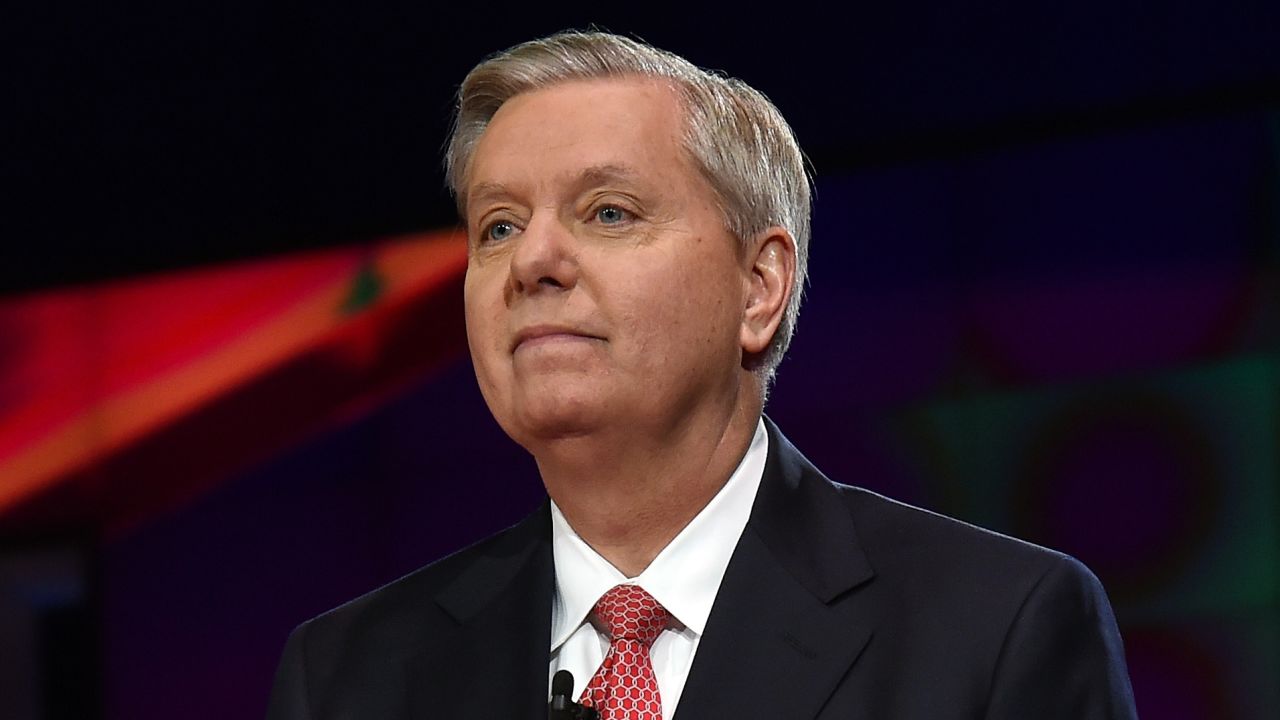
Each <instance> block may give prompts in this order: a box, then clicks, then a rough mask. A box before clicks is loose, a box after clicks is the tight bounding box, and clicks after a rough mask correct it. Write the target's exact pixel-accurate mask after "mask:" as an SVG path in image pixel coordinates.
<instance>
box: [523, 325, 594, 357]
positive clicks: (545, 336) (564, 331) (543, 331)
mask: <svg viewBox="0 0 1280 720" xmlns="http://www.w3.org/2000/svg"><path fill="white" fill-rule="evenodd" d="M592 340H604V337H602V336H600V335H594V334H592V333H589V332H586V331H583V330H580V329H577V328H572V327H567V326H564V325H531V326H529V327H527V328H525V329H523V330H521V331H520V332H518V333H516V336H515V340H514V341H512V343H511V352H512V353H514V352H515V351H516V350H518V349H520V348H522V347H533V346H537V345H542V344H547V343H554V342H573V341H592Z"/></svg>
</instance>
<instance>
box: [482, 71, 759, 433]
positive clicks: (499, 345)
mask: <svg viewBox="0 0 1280 720" xmlns="http://www.w3.org/2000/svg"><path fill="white" fill-rule="evenodd" d="M681 122H682V121H681V110H680V106H679V103H678V101H677V99H676V96H675V94H674V93H673V92H672V90H671V89H670V88H669V87H668V86H666V85H664V84H661V83H658V82H654V81H649V80H639V79H626V80H622V79H611V80H593V81H572V82H566V83H563V84H560V85H556V86H554V87H551V88H548V89H544V90H538V91H534V92H529V93H525V94H522V95H518V96H516V97H514V98H512V99H511V100H509V101H508V102H507V103H506V104H504V105H503V106H502V107H501V109H499V110H498V112H497V114H496V115H495V116H494V117H493V120H492V122H491V123H490V125H489V127H488V128H487V129H486V131H485V133H484V135H483V136H482V137H481V138H480V141H479V143H478V145H477V147H476V151H475V154H474V156H473V159H472V161H471V165H470V167H469V172H468V176H467V198H468V200H467V217H466V222H467V234H468V239H469V243H470V254H469V260H468V265H467V277H466V318H467V336H468V341H469V344H470V347H471V356H472V359H473V362H474V364H475V369H476V376H477V378H478V379H479V383H480V388H481V391H482V392H483V394H484V397H485V400H486V401H487V402H488V404H489V407H490V409H491V410H492V412H493V414H494V416H495V417H496V418H497V420H498V422H499V423H500V424H501V425H502V426H503V428H504V429H505V430H506V431H507V433H508V434H510V435H511V436H512V437H513V438H515V440H516V441H517V442H520V443H521V444H523V445H525V446H526V447H530V444H531V443H534V444H536V443H537V441H539V440H546V439H553V438H560V437H569V436H575V435H582V434H585V433H589V432H592V431H593V430H596V429H600V428H604V427H614V428H627V429H632V430H634V431H636V432H645V431H655V430H656V431H661V430H662V429H663V428H673V427H674V426H675V425H676V424H677V423H676V422H675V421H677V420H678V419H680V418H681V417H684V416H686V415H688V414H689V413H692V412H706V411H708V409H711V408H717V407H719V406H721V405H728V406H729V407H728V409H731V408H732V405H733V403H734V402H735V401H736V395H735V393H736V392H737V390H738V385H739V382H740V374H739V373H740V368H741V359H742V349H741V346H740V343H739V329H740V326H741V324H742V320H743V306H744V302H745V297H746V295H745V293H746V292H747V282H748V274H749V270H748V269H749V267H750V263H749V262H746V261H744V260H743V259H742V258H743V254H742V253H741V252H740V251H739V248H738V243H737V240H736V239H735V238H733V236H732V235H730V234H729V233H728V231H727V230H725V228H724V221H723V216H722V214H721V212H720V210H719V209H718V208H717V206H716V204H715V201H714V196H713V194H712V191H711V189H710V187H709V186H708V185H707V184H706V181H705V180H704V179H703V178H702V176H701V175H700V174H699V173H698V172H697V170H696V169H695V168H694V167H693V165H692V163H691V161H690V160H689V159H688V158H687V157H686V154H685V152H684V151H683V150H682V149H681V146H680V136H681ZM721 409H724V410H725V411H726V412H727V409H726V408H721ZM712 411H714V410H712Z"/></svg>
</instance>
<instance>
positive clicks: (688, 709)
mask: <svg viewBox="0 0 1280 720" xmlns="http://www.w3.org/2000/svg"><path fill="white" fill-rule="evenodd" d="M765 424H766V427H767V429H768V432H769V458H768V460H767V461H766V464H765V472H764V477H763V479H762V481H761V485H760V491H759V493H757V496H756V501H755V505H754V506H753V508H752V512H751V519H750V521H749V522H748V524H747V528H746V530H744V531H743V534H742V538H741V539H740V540H739V541H738V546H737V548H736V549H735V550H734V554H733V558H732V559H731V560H730V562H729V567H728V568H727V569H726V571H725V577H724V580H723V582H722V583H721V585H720V590H719V593H718V594H717V597H716V602H715V606H714V607H713V608H712V611H711V616H710V618H708V621H707V627H706V632H705V633H704V635H703V637H702V640H701V642H700V643H699V646H698V652H697V655H696V656H695V658H694V662H693V667H692V668H691V669H690V673H689V678H688V680H687V682H686V684H685V689H684V693H683V694H682V695H681V698H680V704H679V706H678V708H677V713H676V717H677V720H689V719H690V718H692V719H693V720H697V719H698V718H708V717H762V718H763V717H785V718H812V717H814V716H815V715H817V714H818V712H819V711H820V710H821V708H822V706H823V704H824V703H825V702H826V700H827V698H828V697H829V696H830V694H831V693H832V691H833V690H834V689H835V688H836V686H837V685H838V684H839V683H840V681H841V679H842V678H844V677H845V676H846V675H847V674H848V673H849V672H850V667H851V666H852V665H853V664H854V663H855V662H856V660H857V658H858V656H859V655H860V653H861V652H862V650H863V648H864V647H865V646H866V644H867V641H868V640H870V638H871V633H872V624H871V622H870V620H869V617H868V615H869V613H867V612H865V610H866V608H864V607H863V606H864V602H863V600H862V598H861V597H860V593H859V591H858V588H859V586H861V585H863V584H864V583H867V582H869V581H870V580H871V579H872V577H873V575H874V573H873V571H872V569H871V566H870V564H869V563H868V562H867V559H866V556H865V555H864V554H863V553H862V550H861V548H860V546H859V544H858V539H857V534H856V532H855V530H854V527H853V521H852V519H851V518H850V516H849V513H848V510H847V509H846V506H845V504H844V503H843V502H842V501H841V499H840V497H839V495H838V493H837V492H836V491H835V489H834V488H833V487H832V486H831V484H830V483H829V481H828V480H827V479H826V478H825V477H823V476H822V475H821V473H819V472H818V470H817V469H816V468H814V467H813V466H812V465H811V464H809V462H808V461H807V460H805V459H804V457H803V456H802V455H800V453H799V451H797V450H796V449H795V448H794V447H792V446H791V444H790V443H789V442H787V440H786V438H784V437H783V436H782V434H781V433H780V432H778V429H777V427H775V426H774V425H773V423H772V422H770V421H768V420H767V419H766V421H765Z"/></svg>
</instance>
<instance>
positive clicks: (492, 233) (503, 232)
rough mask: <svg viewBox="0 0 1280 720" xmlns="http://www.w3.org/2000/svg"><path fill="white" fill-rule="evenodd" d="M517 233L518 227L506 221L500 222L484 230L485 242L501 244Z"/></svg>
mask: <svg viewBox="0 0 1280 720" xmlns="http://www.w3.org/2000/svg"><path fill="white" fill-rule="evenodd" d="M515 231H516V226H515V225H512V224H511V223H509V222H507V221H505V220H499V221H497V222H495V223H493V224H491V225H489V226H488V227H487V228H485V229H484V233H483V235H484V237H483V238H481V239H482V240H483V241H493V242H501V241H503V240H506V239H507V238H509V237H511V236H512V235H513V234H514V233H515Z"/></svg>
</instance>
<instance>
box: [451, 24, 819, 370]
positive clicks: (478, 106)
mask: <svg viewBox="0 0 1280 720" xmlns="http://www.w3.org/2000/svg"><path fill="white" fill-rule="evenodd" d="M635 76H639V77H651V78H658V79H664V80H667V81H670V82H671V84H672V86H673V88H674V89H675V90H676V92H677V93H678V94H679V95H680V99H681V102H682V104H683V107H684V111H685V137H684V145H685V151H686V152H687V153H688V154H689V156H690V157H691V158H692V159H693V161H694V163H695V165H696V166H697V167H698V169H699V171H701V173H702V175H703V176H704V177H705V178H706V180H707V181H708V183H709V184H710V185H711V188H712V190H713V192H714V193H715V195H716V200H717V202H718V204H719V206H720V210H721V212H722V213H723V214H724V217H725V227H726V228H727V229H728V230H729V232H731V233H732V234H733V235H734V236H735V237H737V238H738V240H739V241H740V242H742V243H744V244H746V243H749V242H750V241H751V240H753V239H754V238H755V237H756V236H757V235H758V234H759V233H761V232H763V231H764V230H766V229H768V228H770V227H774V226H778V227H782V228H784V229H785V230H787V232H789V233H791V237H792V238H793V239H794V240H795V245H796V274H795V279H794V281H793V283H792V286H791V299H790V302H789V303H788V304H787V308H786V311H785V313H784V314H783V318H782V322H781V324H779V326H778V330H777V332H776V333H774V336H773V339H772V341H771V342H770V344H769V347H768V348H767V349H766V350H765V352H764V353H763V355H762V356H760V357H759V358H757V359H756V361H755V363H754V364H753V367H752V369H753V370H754V371H755V372H756V374H757V376H759V377H760V379H761V386H762V389H764V390H767V389H768V387H769V385H770V383H771V382H772V380H773V377H774V373H775V371H776V370H777V367H778V363H780V362H782V357H783V355H784V354H785V353H786V350H787V346H788V345H790V343H791V335H792V333H793V332H794V331H795V325H796V316H797V315H798V314H799V312H800V300H801V296H802V295H803V292H804V282H805V277H806V274H807V268H808V259H809V213H810V190H809V177H808V175H807V174H806V173H805V165H804V156H803V155H802V154H801V152H800V146H799V144H798V143H797V142H796V138H795V133H794V132H793V131H792V130H791V127H790V126H789V125H788V124H787V122H786V120H784V119H783V117H782V114H781V113H780V112H779V111H778V108H776V107H775V106H774V105H773V103H771V102H770V101H769V99H768V98H766V97H765V96H764V95H763V94H761V93H760V92H759V91H757V90H755V89H753V88H751V87H750V86H748V85H747V84H746V83H744V82H742V81H741V80H737V79H735V78H730V77H726V76H724V75H721V74H717V73H712V72H708V71H706V70H703V69H701V68H699V67H697V66H696V65H694V64H692V63H690V62H689V61H688V60H685V59H684V58H682V57H680V56H679V55H676V54H674V53H671V52H667V51H665V50H659V49H657V48H655V47H652V46H650V45H647V44H645V43H643V42H639V41H636V40H632V39H630V38H626V37H622V36H619V35H613V34H610V33H604V32H594V31H593V32H579V31H566V32H561V33H557V34H555V35H551V36H550V37H546V38H543V39H541V40H532V41H530V42H526V43H522V44H520V45H516V46H515V47H512V48H510V49H508V50H505V51H503V52H500V53H498V54H496V55H493V56H491V57H489V58H487V59H485V60H484V61H483V62H481V63H480V64H479V65H477V66H476V67H475V68H473V69H472V70H471V72H470V73H468V74H467V77H466V79H464V80H463V81H462V86H461V87H460V88H459V90H458V104H457V114H456V116H455V119H454V126H453V134H452V136H451V137H450V139H449V147H448V150H447V152H446V154H445V171H446V175H447V178H448V183H449V188H450V190H452V191H453V195H454V198H455V199H456V200H457V203H458V212H459V214H461V215H462V216H464V217H465V216H466V206H467V196H466V175H467V172H468V169H469V164H470V161H471V156H472V153H474V152H475V148H476V143H477V142H479V140H480V136H481V135H482V134H483V133H484V131H485V128H487V127H488V125H489V121H490V120H491V119H492V118H493V116H494V114H495V113H496V112H497V111H498V108H500V107H502V104H503V103H505V102H506V101H507V100H510V99H511V98H513V97H515V96H516V95H519V94H521V93H524V92H529V91H532V90H538V89H541V88H546V87H549V86H552V85H555V84H558V83H562V82H565V81H570V80H587V79H597V78H613V77H635Z"/></svg>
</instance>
